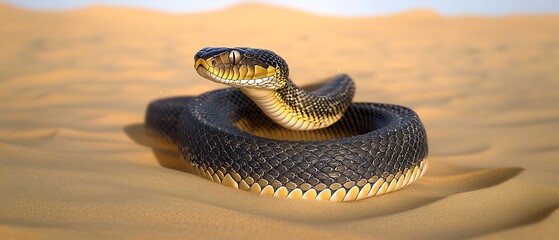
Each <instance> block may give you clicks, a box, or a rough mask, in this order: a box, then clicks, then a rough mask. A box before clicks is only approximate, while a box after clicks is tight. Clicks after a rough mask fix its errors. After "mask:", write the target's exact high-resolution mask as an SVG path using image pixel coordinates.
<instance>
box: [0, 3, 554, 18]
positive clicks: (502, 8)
mask: <svg viewBox="0 0 559 240" xmlns="http://www.w3.org/2000/svg"><path fill="white" fill-rule="evenodd" d="M0 2H4V3H9V4H12V5H16V6H20V7H24V8H30V9H36V10H63V9H72V8H78V7H83V6H90V5H112V6H130V7H141V8H147V9H155V10H160V11H166V12H198V11H211V10H214V9H218V8H224V7H228V6H231V5H234V4H238V3H246V2H250V3H268V4H273V5H279V6H286V7H291V8H295V9H300V10H303V11H308V12H313V13H317V14H325V15H338V16H367V15H384V14H391V13H397V12H402V11H406V10H410V9H417V8H423V9H431V10H434V11H437V12H439V13H441V14H444V15H452V16H454V15H487V16H500V15H508V14H541V13H544V14H557V13H559V0H463V1H456V0H422V1H421V0H410V1H398V0H392V1H389V0H383V1H375V0H260V1H255V0H252V1H251V0H195V1H186V0H183V1H180V0H0Z"/></svg>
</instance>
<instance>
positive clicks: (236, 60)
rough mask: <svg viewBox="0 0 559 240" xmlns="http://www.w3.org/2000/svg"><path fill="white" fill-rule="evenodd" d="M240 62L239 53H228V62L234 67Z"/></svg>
mask: <svg viewBox="0 0 559 240" xmlns="http://www.w3.org/2000/svg"><path fill="white" fill-rule="evenodd" d="M240 61H241V53H240V52H239V51H237V50H233V51H231V52H230V53H229V62H230V63H231V64H233V65H236V64H237V63H239V62H240Z"/></svg>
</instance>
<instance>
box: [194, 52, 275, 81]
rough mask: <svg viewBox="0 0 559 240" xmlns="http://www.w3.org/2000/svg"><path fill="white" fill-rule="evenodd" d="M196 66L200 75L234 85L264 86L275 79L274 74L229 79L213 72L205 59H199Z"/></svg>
mask: <svg viewBox="0 0 559 240" xmlns="http://www.w3.org/2000/svg"><path fill="white" fill-rule="evenodd" d="M194 68H196V72H197V73H198V75H200V76H202V77H204V78H206V79H209V80H211V81H213V82H217V83H221V84H226V85H230V86H234V87H249V88H250V87H254V88H263V87H264V85H265V83H267V82H269V81H271V80H273V79H274V76H269V77H263V78H257V79H228V78H224V77H220V76H218V75H216V74H213V73H211V72H210V71H208V68H209V66H208V64H207V62H206V61H204V60H203V59H198V60H197V61H196V63H195V65H194Z"/></svg>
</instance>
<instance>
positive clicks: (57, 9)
mask: <svg viewBox="0 0 559 240" xmlns="http://www.w3.org/2000/svg"><path fill="white" fill-rule="evenodd" d="M0 5H5V6H8V7H12V8H17V9H20V10H26V11H34V12H67V11H79V10H82V9H88V8H96V7H101V8H103V7H106V8H128V9H137V10H145V11H152V12H160V13H166V14H204V13H211V12H217V11H223V10H226V9H230V8H235V7H238V6H243V5H252V6H263V7H271V8H280V9H286V10H292V11H297V12H302V13H307V14H311V15H318V16H326V17H341V18H363V17H365V18H366V17H383V16H391V15H398V14H404V13H409V12H419V11H425V12H431V13H434V14H436V15H439V16H443V17H468V16H477V17H506V16H519V15H531V16H534V15H559V12H557V11H549V12H533V11H525V12H513V13H506V14H483V13H473V12H472V13H468V12H464V13H460V14H456V13H454V14H448V13H444V12H441V11H439V10H436V9H433V8H428V7H413V8H407V9H400V10H394V11H386V12H377V13H370V14H332V13H325V12H320V11H311V10H308V9H303V8H297V7H294V6H288V5H282V4H277V3H269V2H255V1H248V2H247V1H245V2H237V3H233V4H227V5H224V6H216V7H212V8H208V9H202V10H200V9H198V10H185V9H175V10H167V9H162V8H154V7H149V6H143V5H141V4H112V3H101V4H99V3H96V4H83V5H77V6H68V7H47V8H45V7H30V6H22V5H18V4H14V3H11V2H7V1H4V0H0Z"/></svg>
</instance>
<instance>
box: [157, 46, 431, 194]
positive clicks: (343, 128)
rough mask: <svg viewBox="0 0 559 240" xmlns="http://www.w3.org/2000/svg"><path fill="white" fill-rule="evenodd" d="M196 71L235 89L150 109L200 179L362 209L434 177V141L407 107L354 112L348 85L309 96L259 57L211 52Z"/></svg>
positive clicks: (342, 82) (200, 57)
mask: <svg viewBox="0 0 559 240" xmlns="http://www.w3.org/2000/svg"><path fill="white" fill-rule="evenodd" d="M195 68H196V70H197V72H198V74H199V75H201V76H202V77H205V78H207V79H209V80H212V81H215V82H219V83H223V84H227V85H230V86H233V87H232V88H226V89H222V90H215V91H211V92H208V93H205V94H202V95H200V96H196V97H175V98H167V99H161V100H157V101H154V102H152V103H150V105H149V106H148V110H147V114H146V127H147V129H148V130H149V131H150V132H152V133H155V134H156V135H158V136H160V137H162V138H164V139H166V140H168V141H170V142H172V143H176V144H178V146H179V150H180V152H181V156H182V158H183V159H185V161H187V162H188V163H189V164H191V165H192V166H193V169H195V172H196V173H197V174H198V175H200V176H202V177H206V178H208V179H210V180H212V181H216V182H218V183H221V184H224V185H227V186H230V187H234V188H238V189H242V190H248V191H251V192H255V193H259V194H262V195H271V196H275V197H287V198H303V199H316V200H329V201H352V200H359V199H363V198H367V197H372V196H376V195H381V194H384V193H388V192H392V191H395V190H398V189H400V188H402V187H404V186H407V185H409V184H411V183H412V182H414V181H416V180H417V179H419V177H421V176H422V174H423V173H424V172H425V170H426V168H427V160H426V157H427V152H428V147H427V137H426V132H425V129H424V127H423V124H422V123H421V121H420V119H419V117H418V116H417V114H416V113H415V112H414V111H412V110H411V109H408V108H406V107H402V106H397V105H391V104H378V103H352V102H351V100H352V98H353V94H354V89H355V87H354V83H353V81H352V80H351V79H350V78H349V77H348V76H347V75H340V76H338V77H336V78H334V79H332V80H331V81H330V82H328V83H326V84H324V85H323V86H322V87H320V88H319V89H315V90H314V91H307V90H304V89H301V88H299V87H297V86H296V85H295V84H294V83H293V82H292V81H291V80H290V79H289V71H288V68H287V64H286V63H285V61H284V60H283V59H282V58H281V57H279V56H278V55H276V54H275V53H273V52H271V51H268V50H262V49H251V48H204V49H202V50H200V51H199V52H198V53H197V54H196V55H195Z"/></svg>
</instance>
